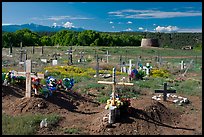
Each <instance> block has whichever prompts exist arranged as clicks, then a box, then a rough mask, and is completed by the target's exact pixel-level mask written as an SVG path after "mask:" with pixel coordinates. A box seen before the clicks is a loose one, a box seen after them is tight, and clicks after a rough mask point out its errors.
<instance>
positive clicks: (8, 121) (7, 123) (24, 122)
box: [2, 113, 60, 135]
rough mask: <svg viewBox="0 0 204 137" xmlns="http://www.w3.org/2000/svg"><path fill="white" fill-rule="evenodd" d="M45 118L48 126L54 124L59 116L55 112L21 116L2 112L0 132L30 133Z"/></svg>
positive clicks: (33, 131)
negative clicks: (0, 129) (0, 128)
mask: <svg viewBox="0 0 204 137" xmlns="http://www.w3.org/2000/svg"><path fill="white" fill-rule="evenodd" d="M45 118H47V122H48V127H49V128H51V127H52V126H55V125H56V124H57V123H58V122H59V120H60V116H58V115H56V114H49V115H42V114H35V115H33V114H27V115H23V116H9V115H6V114H4V113H2V134H3V135H32V134H35V133H36V131H37V130H38V128H39V126H40V122H41V121H42V120H43V119H45Z"/></svg>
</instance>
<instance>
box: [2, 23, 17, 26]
mask: <svg viewBox="0 0 204 137" xmlns="http://www.w3.org/2000/svg"><path fill="white" fill-rule="evenodd" d="M8 25H14V24H12V23H2V26H8Z"/></svg>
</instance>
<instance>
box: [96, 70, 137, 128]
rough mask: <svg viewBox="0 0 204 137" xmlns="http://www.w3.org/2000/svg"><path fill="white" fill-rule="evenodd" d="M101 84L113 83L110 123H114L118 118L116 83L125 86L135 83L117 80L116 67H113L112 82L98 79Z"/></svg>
mask: <svg viewBox="0 0 204 137" xmlns="http://www.w3.org/2000/svg"><path fill="white" fill-rule="evenodd" d="M98 83H99V84H111V85H112V94H111V95H112V102H111V106H110V109H109V110H110V111H109V124H113V123H114V122H115V118H116V113H115V112H116V104H115V92H116V85H124V86H133V85H134V84H133V83H125V82H124V81H123V82H118V83H117V82H116V69H115V68H113V78H112V82H109V81H98Z"/></svg>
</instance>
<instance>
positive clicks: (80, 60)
mask: <svg viewBox="0 0 204 137" xmlns="http://www.w3.org/2000/svg"><path fill="white" fill-rule="evenodd" d="M79 53H80V59H79V60H78V62H85V58H84V51H83V52H82V51H81V52H79Z"/></svg>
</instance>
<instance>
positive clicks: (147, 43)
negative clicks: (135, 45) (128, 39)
mask: <svg viewBox="0 0 204 137" xmlns="http://www.w3.org/2000/svg"><path fill="white" fill-rule="evenodd" d="M141 47H159V42H158V39H142V41H141Z"/></svg>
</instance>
